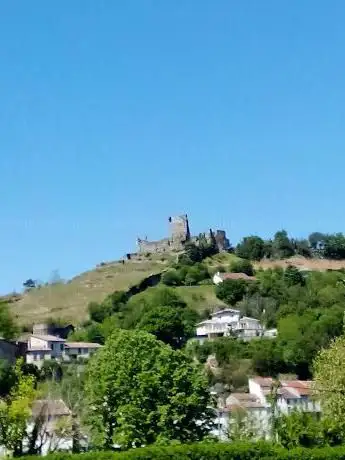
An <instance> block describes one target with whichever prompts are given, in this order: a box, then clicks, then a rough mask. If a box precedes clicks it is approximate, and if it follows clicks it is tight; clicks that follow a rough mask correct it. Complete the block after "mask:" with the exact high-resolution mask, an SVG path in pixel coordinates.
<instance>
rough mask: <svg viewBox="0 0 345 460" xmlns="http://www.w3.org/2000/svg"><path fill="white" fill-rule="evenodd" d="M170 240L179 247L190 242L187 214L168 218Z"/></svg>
mask: <svg viewBox="0 0 345 460" xmlns="http://www.w3.org/2000/svg"><path fill="white" fill-rule="evenodd" d="M169 222H170V238H171V242H172V244H173V245H174V246H175V245H181V244H184V243H185V242H186V241H189V240H190V230H189V222H188V216H187V214H184V215H182V216H174V217H169Z"/></svg>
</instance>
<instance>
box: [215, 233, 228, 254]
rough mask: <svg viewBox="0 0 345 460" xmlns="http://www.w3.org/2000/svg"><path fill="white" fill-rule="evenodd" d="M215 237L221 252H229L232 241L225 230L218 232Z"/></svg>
mask: <svg viewBox="0 0 345 460" xmlns="http://www.w3.org/2000/svg"><path fill="white" fill-rule="evenodd" d="M214 237H215V239H216V243H217V247H218V250H219V251H220V252H224V251H228V250H229V249H230V241H229V239H228V238H227V237H226V232H225V230H217V231H216V234H215V235H214Z"/></svg>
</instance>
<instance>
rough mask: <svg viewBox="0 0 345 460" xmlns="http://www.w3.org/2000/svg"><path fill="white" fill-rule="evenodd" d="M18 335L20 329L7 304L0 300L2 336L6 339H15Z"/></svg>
mask: <svg viewBox="0 0 345 460" xmlns="http://www.w3.org/2000/svg"><path fill="white" fill-rule="evenodd" d="M17 334H18V328H17V326H16V324H15V322H14V319H13V316H12V315H11V313H10V310H9V308H8V305H7V303H5V302H2V301H1V300H0V335H1V336H2V337H3V338H4V339H6V340H9V339H13V338H14V337H15V336H16V335H17Z"/></svg>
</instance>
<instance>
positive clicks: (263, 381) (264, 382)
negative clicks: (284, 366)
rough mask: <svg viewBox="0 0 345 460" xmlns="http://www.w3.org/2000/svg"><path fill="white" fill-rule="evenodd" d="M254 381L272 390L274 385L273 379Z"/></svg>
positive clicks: (264, 378) (256, 378)
mask: <svg viewBox="0 0 345 460" xmlns="http://www.w3.org/2000/svg"><path fill="white" fill-rule="evenodd" d="M252 380H253V382H255V383H257V384H258V385H260V386H261V387H264V388H271V386H272V383H273V379H272V378H271V377H254V378H253V379H252Z"/></svg>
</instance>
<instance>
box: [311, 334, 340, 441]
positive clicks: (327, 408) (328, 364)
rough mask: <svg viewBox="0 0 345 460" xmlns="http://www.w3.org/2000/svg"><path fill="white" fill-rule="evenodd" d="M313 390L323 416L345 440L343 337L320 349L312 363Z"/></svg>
mask: <svg viewBox="0 0 345 460" xmlns="http://www.w3.org/2000/svg"><path fill="white" fill-rule="evenodd" d="M314 390H315V392H316V397H317V399H318V400H319V401H320V403H321V409H322V413H323V416H324V417H325V418H326V419H328V420H329V422H330V426H331V427H332V430H337V431H338V432H339V433H340V436H341V438H342V439H343V440H344V439H345V397H344V395H345V336H344V335H342V336H340V337H338V338H336V339H335V340H334V341H333V342H332V343H331V345H330V346H329V347H328V348H324V349H322V350H321V351H320V352H319V354H318V355H317V357H316V359H315V361H314Z"/></svg>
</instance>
